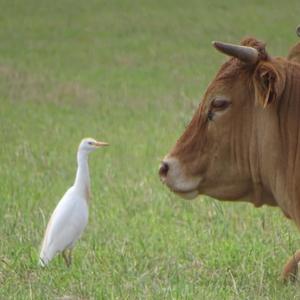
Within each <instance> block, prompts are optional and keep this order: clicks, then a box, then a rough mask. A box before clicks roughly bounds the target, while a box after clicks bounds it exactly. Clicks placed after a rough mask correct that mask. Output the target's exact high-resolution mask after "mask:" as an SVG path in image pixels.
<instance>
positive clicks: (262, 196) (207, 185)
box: [169, 38, 300, 278]
mask: <svg viewBox="0 0 300 300" xmlns="http://www.w3.org/2000/svg"><path fill="white" fill-rule="evenodd" d="M242 45H245V46H251V47H254V48H256V49H257V50H258V52H259V60H258V62H257V63H256V64H255V65H249V64H246V63H244V62H241V61H239V60H238V59H236V58H230V59H229V60H228V61H227V62H226V63H224V64H223V65H222V66H221V68H220V70H219V72H218V73H217V75H216V77H215V79H214V80H213V81H212V83H211V84H210V85H209V87H208V89H207V91H206V92H205V95H204V98H203V101H202V102H201V104H200V106H199V108H198V110H197V111H196V113H195V115H194V117H193V118H192V120H191V122H190V124H189V125H188V127H187V129H186V131H185V132H184V133H183V135H182V136H181V137H180V138H179V140H178V141H177V143H176V145H175V147H174V148H173V149H172V150H171V152H170V154H169V156H171V157H176V159H178V160H179V161H180V163H181V165H182V166H183V171H184V172H185V175H186V176H187V177H194V176H201V177H202V178H203V180H202V181H201V183H200V184H199V187H198V191H199V193H200V194H206V195H210V196H212V197H215V198H218V199H222V200H231V201H235V200H244V201H249V202H252V203H253V204H254V205H255V206H261V205H263V204H268V205H272V206H279V207H280V208H281V210H282V211H283V212H284V214H285V215H286V216H287V217H289V218H291V219H293V220H294V221H295V223H296V224H297V226H298V227H299V229H300V149H299V147H300V64H298V61H300V48H299V47H300V46H299V47H298V46H297V47H296V48H293V49H292V50H291V52H290V54H289V56H288V59H285V58H272V57H270V56H269V55H268V54H267V52H266V50H265V45H264V44H263V43H261V42H259V41H257V40H256V39H254V38H248V39H245V40H244V41H243V42H242ZM217 95H222V96H224V97H227V98H229V99H230V101H231V102H232V104H231V106H230V108H229V109H227V110H226V111H225V112H221V113H219V114H217V113H216V117H215V120H213V121H209V120H208V118H207V116H208V112H209V111H210V110H212V108H211V102H212V100H213V99H214V98H215V97H216V96H217ZM296 258H297V259H296V260H295V259H294V257H293V258H292V259H291V260H290V261H289V262H288V263H287V265H286V267H285V269H284V273H283V276H284V278H288V277H289V276H290V275H291V273H294V271H295V264H297V263H298V261H299V260H300V255H296Z"/></svg>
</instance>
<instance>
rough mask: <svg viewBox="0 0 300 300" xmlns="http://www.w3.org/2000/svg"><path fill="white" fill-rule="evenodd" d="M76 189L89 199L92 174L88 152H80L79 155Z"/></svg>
mask: <svg viewBox="0 0 300 300" xmlns="http://www.w3.org/2000/svg"><path fill="white" fill-rule="evenodd" d="M74 187H75V189H77V190H78V192H79V193H82V194H83V195H84V196H86V198H89V192H90V173H89V164H88V153H87V152H83V151H78V153H77V173H76V178H75V182H74Z"/></svg>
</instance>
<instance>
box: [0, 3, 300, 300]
mask: <svg viewBox="0 0 300 300" xmlns="http://www.w3.org/2000/svg"><path fill="white" fill-rule="evenodd" d="M0 7H1V12H0V40H1V43H0V126H1V130H0V141H1V148H0V160H1V168H0V202H1V205H0V222H1V223H0V299H209V300H210V299H213V300H218V299H251V300H252V299H278V300H279V299H280V300H282V299H299V297H300V286H299V284H295V285H292V284H288V285H284V284H283V283H282V282H280V280H279V279H278V278H279V275H280V272H281V268H282V266H283V264H284V263H285V260H286V259H287V258H288V257H289V256H290V255H291V254H292V253H293V252H294V251H295V250H296V249H298V248H300V234H299V232H298V231H297V230H296V228H295V226H294V225H293V224H292V223H290V222H289V221H288V220H287V219H285V218H284V217H283V215H282V213H281V212H280V211H279V210H278V209H274V208H261V209H254V208H253V207H252V206H251V205H250V204H241V203H239V204H228V203H221V202H218V201H216V200H213V199H210V198H208V197H202V198H199V199H198V200H195V201H192V202H187V201H184V200H182V199H180V198H178V197H177V196H175V195H173V194H172V193H170V192H169V191H168V190H167V189H166V188H165V187H164V186H163V185H162V184H161V183H160V181H159V178H158V176H157V169H158V165H159V162H160V159H161V158H162V157H163V156H164V155H165V154H166V153H167V151H168V150H169V148H170V147H171V146H172V145H173V144H174V143H175V141H176V139H177V138H178V137H179V135H180V134H181V133H182V131H183V130H184V128H185V125H186V123H187V122H188V121H189V119H190V118H191V116H192V113H193V111H194V110H195V108H196V107H197V105H198V103H199V101H200V99H201V95H202V94H203V92H204V90H205V87H206V86H207V84H208V82H209V81H210V80H211V79H212V77H213V75H214V74H215V72H216V71H217V69H218V66H219V65H220V64H221V63H222V62H223V61H224V57H223V56H222V55H220V54H219V53H217V52H216V51H214V50H213V48H212V47H211V41H212V40H224V41H228V42H238V41H239V40H240V39H241V38H242V37H244V36H247V35H253V36H256V37H258V38H260V39H262V40H265V41H267V44H268V49H269V52H270V53H271V54H273V55H286V54H287V52H288V49H289V47H290V46H292V45H293V44H294V43H296V42H297V38H296V35H295V27H296V25H298V23H300V19H299V15H300V6H299V0H290V1H288V3H287V2H286V1H279V0H278V1H273V2H272V4H271V3H270V1H264V0H259V1H258V0H255V1H248V2H243V1H233V0H228V1H223V0H215V1H203V0H202V1H196V0H194V1H180V0H173V1H169V0H168V1H167V0H165V1H158V0H153V1H129V0H124V1H95V0H92V1H70V0H62V1H34V0H28V1H21V0H12V1H3V0H2V1H0ZM85 136H92V137H95V138H98V139H100V140H104V141H107V142H109V143H110V144H111V146H110V147H109V148H106V149H103V150H101V151H98V152H96V153H93V154H92V155H91V157H90V171H91V179H92V193H93V198H92V201H91V206H90V222H89V225H88V228H87V230H86V232H85V234H84V235H83V237H82V239H81V240H80V242H79V243H78V244H77V246H76V248H75V251H74V264H73V265H72V267H71V268H69V269H68V268H66V267H65V265H64V264H63V261H62V259H61V258H60V257H57V258H56V259H55V260H53V261H52V263H51V264H50V266H49V268H46V269H41V268H40V267H38V265H37V260H38V251H39V245H40V243H41V239H42V236H43V232H44V228H45V226H46V223H47V221H48V218H49V216H50V214H51V212H52V210H53V209H54V207H55V205H56V203H57V201H58V200H59V199H60V197H61V196H62V194H63V193H64V192H65V190H66V189H67V188H68V187H69V186H70V185H71V184H72V182H73V180H74V176H75V170H76V161H75V154H76V148H77V145H78V143H79V141H80V140H81V138H82V137H85ZM68 297H69V298H68Z"/></svg>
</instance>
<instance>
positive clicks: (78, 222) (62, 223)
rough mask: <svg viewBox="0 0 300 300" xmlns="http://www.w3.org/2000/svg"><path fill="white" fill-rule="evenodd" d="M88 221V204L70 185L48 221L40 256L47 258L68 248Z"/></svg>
mask: <svg viewBox="0 0 300 300" xmlns="http://www.w3.org/2000/svg"><path fill="white" fill-rule="evenodd" d="M87 221H88V206H87V203H86V201H85V199H83V198H80V197H79V196H78V195H77V194H76V192H75V190H74V188H73V187H71V188H70V189H69V190H68V191H67V192H66V193H65V195H64V196H63V198H62V199H61V200H60V201H59V203H58V205H57V206H56V208H55V210H54V211H53V214H52V216H51V218H50V221H49V223H48V226H47V229H46V233H45V237H44V241H43V245H42V250H41V254H42V255H41V256H46V257H47V258H48V259H49V260H50V259H52V257H53V256H54V255H55V254H56V253H57V252H61V251H63V250H65V249H66V248H70V247H72V246H73V244H74V243H75V242H76V240H77V239H78V238H79V237H80V235H81V233H82V232H83V230H84V228H85V226H86V224H87Z"/></svg>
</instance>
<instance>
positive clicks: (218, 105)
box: [211, 98, 231, 109]
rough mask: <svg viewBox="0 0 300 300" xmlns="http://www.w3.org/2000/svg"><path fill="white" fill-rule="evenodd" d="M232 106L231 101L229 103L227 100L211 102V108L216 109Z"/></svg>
mask: <svg viewBox="0 0 300 300" xmlns="http://www.w3.org/2000/svg"><path fill="white" fill-rule="evenodd" d="M230 104H231V102H230V101H228V100H227V99H218V98H216V99H214V100H213V101H212V102H211V107H212V108H216V109H225V108H227V107H228V106H229V105H230Z"/></svg>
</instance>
